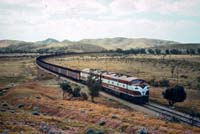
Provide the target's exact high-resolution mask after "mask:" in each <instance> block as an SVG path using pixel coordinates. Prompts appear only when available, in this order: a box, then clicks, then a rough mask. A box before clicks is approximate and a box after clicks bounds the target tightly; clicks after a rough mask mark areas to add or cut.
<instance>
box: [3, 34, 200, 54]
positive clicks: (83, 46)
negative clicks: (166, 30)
mask: <svg viewBox="0 0 200 134" xmlns="http://www.w3.org/2000/svg"><path fill="white" fill-rule="evenodd" d="M117 48H121V49H130V48H160V49H163V50H165V49H173V48H177V49H190V48H200V44H189V43H188V44H181V43H179V42H175V41H167V40H159V39H147V38H123V37H116V38H104V39H83V40H80V41H70V40H63V41H61V42H59V41H58V40H56V39H52V38H48V39H46V40H42V41H37V42H25V41H18V40H0V52H69V51H70V52H72V51H73V52H94V51H95V52H96V51H102V50H111V49H112V50H115V49H117Z"/></svg>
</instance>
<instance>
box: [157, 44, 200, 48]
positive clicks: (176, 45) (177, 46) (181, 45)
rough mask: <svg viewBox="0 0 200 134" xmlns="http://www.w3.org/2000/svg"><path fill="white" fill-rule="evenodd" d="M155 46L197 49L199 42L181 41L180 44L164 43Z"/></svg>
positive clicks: (199, 45)
mask: <svg viewBox="0 0 200 134" xmlns="http://www.w3.org/2000/svg"><path fill="white" fill-rule="evenodd" d="M155 48H160V49H198V48H200V43H182V44H172V45H164V46H159V47H155Z"/></svg>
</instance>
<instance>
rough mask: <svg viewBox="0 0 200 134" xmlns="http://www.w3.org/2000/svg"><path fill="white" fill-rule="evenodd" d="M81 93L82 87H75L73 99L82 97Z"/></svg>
mask: <svg viewBox="0 0 200 134" xmlns="http://www.w3.org/2000/svg"><path fill="white" fill-rule="evenodd" d="M80 91H81V88H80V87H75V88H74V90H73V92H72V94H73V97H80V96H81V94H80Z"/></svg>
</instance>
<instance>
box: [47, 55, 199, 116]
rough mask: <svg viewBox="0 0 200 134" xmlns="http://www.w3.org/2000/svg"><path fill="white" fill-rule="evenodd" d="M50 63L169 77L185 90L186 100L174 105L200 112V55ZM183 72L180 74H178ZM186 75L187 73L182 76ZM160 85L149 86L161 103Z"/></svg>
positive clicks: (71, 59)
mask: <svg viewBox="0 0 200 134" xmlns="http://www.w3.org/2000/svg"><path fill="white" fill-rule="evenodd" d="M48 61H49V62H51V63H54V64H58V65H62V66H67V67H70V68H76V69H79V70H81V69H84V68H96V69H102V70H108V71H113V72H118V73H122V74H128V75H131V76H137V77H140V78H143V79H145V80H147V81H149V80H152V79H155V81H160V80H162V79H168V80H169V81H170V83H171V85H174V84H176V83H177V80H176V76H177V74H178V76H179V81H178V83H179V84H181V85H183V86H184V87H185V88H186V90H187V100H186V101H185V102H184V103H177V104H176V106H178V107H180V108H183V109H186V111H190V110H191V109H192V108H193V109H194V110H196V111H197V112H200V108H199V107H200V105H199V104H200V96H199V94H200V90H198V89H197V88H198V84H199V82H198V81H197V77H200V56H190V55H171V56H155V55H129V56H127V57H123V56H112V57H110V56H105V55H104V56H102V55H101V56H99V57H98V55H96V56H95V55H93V56H82V57H79V56H75V57H60V58H57V59H55V60H53V59H49V60H48ZM173 66H176V69H175V71H174V76H175V77H174V78H172V73H171V69H172V67H173ZM181 76H182V77H181ZM183 76H186V77H183ZM162 91H163V88H153V87H152V88H151V91H150V99H151V100H153V101H157V102H159V103H162V104H167V102H166V100H164V99H163V97H162Z"/></svg>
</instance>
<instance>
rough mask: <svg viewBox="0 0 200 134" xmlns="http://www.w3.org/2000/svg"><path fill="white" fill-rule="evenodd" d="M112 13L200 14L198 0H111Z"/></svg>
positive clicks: (199, 2)
mask: <svg viewBox="0 0 200 134" xmlns="http://www.w3.org/2000/svg"><path fill="white" fill-rule="evenodd" d="M110 7H111V10H112V12H113V13H114V14H119V15H123V14H130V13H132V14H133V13H141V12H144V13H152V12H154V13H160V14H171V13H174V14H177V15H188V16H200V1H199V0H174V1H170V0H113V2H112V3H111V4H110Z"/></svg>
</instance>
